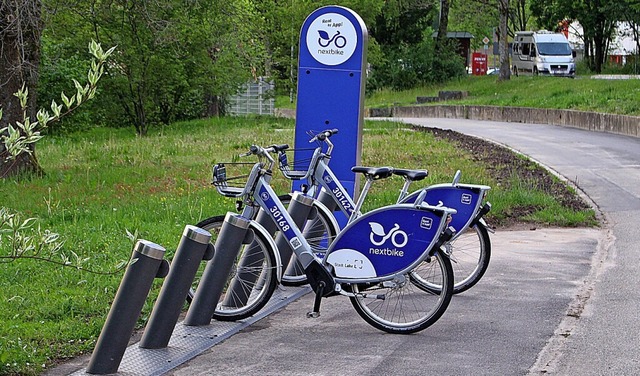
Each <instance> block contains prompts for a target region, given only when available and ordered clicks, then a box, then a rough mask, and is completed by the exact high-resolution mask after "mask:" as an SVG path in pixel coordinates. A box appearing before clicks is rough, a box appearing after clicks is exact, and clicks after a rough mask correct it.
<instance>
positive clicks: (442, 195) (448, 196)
mask: <svg viewBox="0 0 640 376" xmlns="http://www.w3.org/2000/svg"><path fill="white" fill-rule="evenodd" d="M489 189H490V187H488V186H486V185H471V184H458V185H455V186H454V185H451V184H436V185H432V186H430V187H427V188H424V189H421V190H418V191H416V192H413V193H411V194H410V195H408V196H407V197H405V199H404V200H403V201H402V202H403V203H413V202H415V200H416V198H417V197H418V195H419V194H420V193H421V192H422V191H423V190H425V191H427V195H426V196H425V199H424V201H425V202H426V203H428V204H429V205H433V206H446V207H449V208H452V209H456V210H457V213H456V214H454V215H452V221H451V224H450V226H452V227H453V228H454V229H455V230H456V235H455V236H454V238H455V237H456V236H457V235H459V234H461V233H462V232H463V231H464V230H466V229H467V227H469V225H470V224H471V222H472V221H473V219H474V217H475V214H476V213H477V212H478V210H479V208H480V205H481V204H482V198H483V196H484V193H485V192H486V191H487V190H489Z"/></svg>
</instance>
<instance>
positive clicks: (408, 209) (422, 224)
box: [214, 149, 455, 296]
mask: <svg viewBox="0 0 640 376" xmlns="http://www.w3.org/2000/svg"><path fill="white" fill-rule="evenodd" d="M261 150H262V151H261V152H260V151H258V152H256V154H258V153H260V154H259V155H260V156H263V157H265V158H267V159H268V160H269V167H268V168H266V169H265V168H263V167H264V166H263V165H262V164H261V163H257V164H256V165H255V166H254V168H253V170H252V172H251V174H250V178H253V179H254V181H252V182H250V181H248V182H247V185H246V187H245V189H243V190H239V189H236V190H235V191H234V192H232V194H234V195H240V194H244V195H247V194H249V195H251V197H252V200H253V202H254V203H255V204H257V205H258V206H259V207H261V208H262V209H263V210H264V211H265V213H267V214H268V215H269V217H270V218H271V219H272V220H273V221H274V223H276V224H277V227H278V230H280V232H281V233H282V235H283V236H284V237H285V238H286V239H287V241H288V243H289V245H290V246H291V249H292V250H293V252H294V253H295V254H296V256H297V258H298V261H299V262H300V264H301V265H302V266H303V268H304V269H305V271H307V275H308V276H309V280H310V283H311V284H312V287H313V288H314V290H316V286H314V283H313V281H314V280H317V279H318V278H319V279H320V280H321V281H322V282H328V281H330V282H332V283H331V286H330V287H331V290H332V291H337V292H340V293H342V294H343V295H347V296H353V294H351V293H348V292H345V291H343V290H342V288H341V287H340V285H339V284H340V283H350V284H352V283H377V282H383V281H389V280H393V279H394V278H396V277H397V276H398V275H402V274H406V273H408V272H410V271H411V270H412V269H414V268H415V267H416V266H417V265H419V264H420V263H421V262H423V261H424V260H425V259H426V258H427V257H429V256H430V255H433V253H435V252H436V251H437V249H435V248H437V247H434V245H435V244H436V242H437V241H438V240H439V239H440V236H441V234H442V233H443V232H444V230H445V228H446V225H447V218H448V216H449V215H450V214H454V213H455V210H453V209H449V208H446V207H434V206H429V205H425V204H423V203H422V202H421V201H417V202H416V203H414V204H394V205H390V206H386V207H383V208H379V209H376V210H373V211H371V212H369V213H367V214H365V215H362V216H358V217H357V218H355V219H353V220H352V221H351V222H350V223H349V224H348V225H347V226H346V227H345V229H343V230H342V231H340V233H339V235H338V237H337V238H336V240H335V241H334V242H333V243H332V245H331V247H330V248H329V250H328V251H327V256H326V257H325V258H324V259H320V258H318V257H317V256H316V255H315V254H314V252H313V251H312V249H311V246H310V245H309V243H307V241H306V239H305V238H304V236H303V235H302V233H301V231H300V229H299V228H298V227H297V226H296V225H295V223H294V221H293V219H292V218H291V216H290V215H289V213H288V212H287V210H286V208H285V207H284V205H283V204H282V202H281V201H280V200H279V199H278V195H277V194H276V193H275V191H274V190H273V189H272V188H271V186H270V184H269V180H270V179H271V167H272V166H273V164H274V161H273V158H271V156H270V155H269V153H268V152H266V151H264V149H261ZM320 162H321V161H320ZM320 171H324V172H325V174H323V175H320ZM317 174H318V176H332V177H334V178H335V176H333V174H332V173H331V172H330V170H328V169H326V170H322V169H318V172H317ZM214 181H215V179H214ZM323 181H324V180H323ZM334 181H335V182H336V184H335V187H340V184H339V182H337V180H334ZM329 184H330V183H327V186H331V185H329ZM370 184H371V181H368V184H365V187H364V188H363V192H362V193H361V196H360V200H359V202H358V204H361V203H362V201H363V199H364V197H365V196H366V191H367V190H368V188H369V186H370ZM249 187H250V188H249ZM216 188H218V191H219V192H220V193H222V194H224V195H228V193H227V194H225V192H226V191H225V190H224V189H221V188H220V187H218V186H217V187H216ZM358 204H356V205H355V207H354V210H353V211H352V213H356V212H357V211H356V209H357V208H358ZM246 210H251V215H252V214H253V209H249V208H248V207H247V208H246ZM244 214H245V212H244V211H243V216H244ZM245 218H248V219H251V218H252V217H245ZM370 223H377V224H378V226H380V228H382V229H384V228H393V227H394V225H396V224H397V226H398V229H401V230H400V231H403V232H404V233H405V236H406V237H407V239H406V241H403V243H404V244H402V247H396V248H395V249H394V250H391V249H389V250H387V249H379V248H376V247H378V246H377V245H376V243H373V242H371V239H372V238H373V237H374V235H373V234H374V233H375V234H377V235H380V234H379V232H380V231H377V232H376V230H379V228H377V229H374V230H373V232H372V230H371V228H370ZM369 245H370V246H369ZM398 248H402V249H398ZM390 257H395V259H394V260H390V259H389V258H390ZM329 269H333V270H334V272H335V274H336V276H333V275H331V274H330V271H329ZM319 270H322V272H320V273H321V274H323V275H321V276H319V277H318V276H316V277H315V278H311V275H309V273H310V272H315V273H318V271H319Z"/></svg>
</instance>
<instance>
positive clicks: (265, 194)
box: [260, 192, 269, 201]
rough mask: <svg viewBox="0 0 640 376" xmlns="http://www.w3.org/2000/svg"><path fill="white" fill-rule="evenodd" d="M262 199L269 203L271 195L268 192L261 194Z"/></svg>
mask: <svg viewBox="0 0 640 376" xmlns="http://www.w3.org/2000/svg"><path fill="white" fill-rule="evenodd" d="M260 197H261V198H262V199H263V200H264V201H267V200H268V199H269V194H268V193H267V192H262V193H261V194H260Z"/></svg>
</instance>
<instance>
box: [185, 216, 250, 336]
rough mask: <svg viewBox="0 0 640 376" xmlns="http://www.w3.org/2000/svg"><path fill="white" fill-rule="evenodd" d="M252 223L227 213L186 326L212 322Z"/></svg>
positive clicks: (192, 302) (188, 314)
mask: <svg viewBox="0 0 640 376" xmlns="http://www.w3.org/2000/svg"><path fill="white" fill-rule="evenodd" d="M249 223H251V221H250V220H248V219H246V218H244V217H242V216H240V215H239V214H235V213H231V212H230V213H227V216H226V217H225V218H224V223H223V224H222V227H221V228H220V233H219V234H218V239H216V244H215V249H216V252H215V255H214V256H213V259H212V260H211V261H209V262H208V263H207V266H206V267H205V269H204V272H203V273H202V277H201V278H200V283H199V284H198V287H197V289H196V294H195V295H194V297H193V301H191V305H190V306H189V311H188V312H187V316H186V317H185V319H184V322H183V323H184V324H185V325H188V326H202V325H209V323H211V317H212V316H213V313H214V312H215V310H216V306H217V305H218V300H219V299H220V296H221V295H222V290H223V289H224V287H225V284H226V283H227V278H228V276H229V273H230V272H231V267H232V266H233V262H234V261H235V259H236V256H237V255H238V252H239V251H240V247H241V246H242V243H243V242H244V241H245V239H246V237H247V235H248V230H249Z"/></svg>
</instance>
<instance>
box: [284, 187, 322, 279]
mask: <svg viewBox="0 0 640 376" xmlns="http://www.w3.org/2000/svg"><path fill="white" fill-rule="evenodd" d="M312 208H313V198H311V197H309V196H305V195H304V194H302V193H301V192H294V193H293V196H292V197H291V202H290V203H289V207H288V208H287V212H288V213H289V215H291V218H292V219H293V222H294V223H295V224H296V226H298V228H299V229H301V230H302V229H303V226H304V225H305V223H306V222H307V219H309V214H310V213H311V209H312ZM276 246H277V247H278V252H280V260H281V261H282V265H285V266H286V265H288V264H289V261H290V260H291V256H292V255H293V249H291V245H290V244H289V240H287V238H285V237H284V235H283V234H282V233H279V234H278V235H277V236H276Z"/></svg>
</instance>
